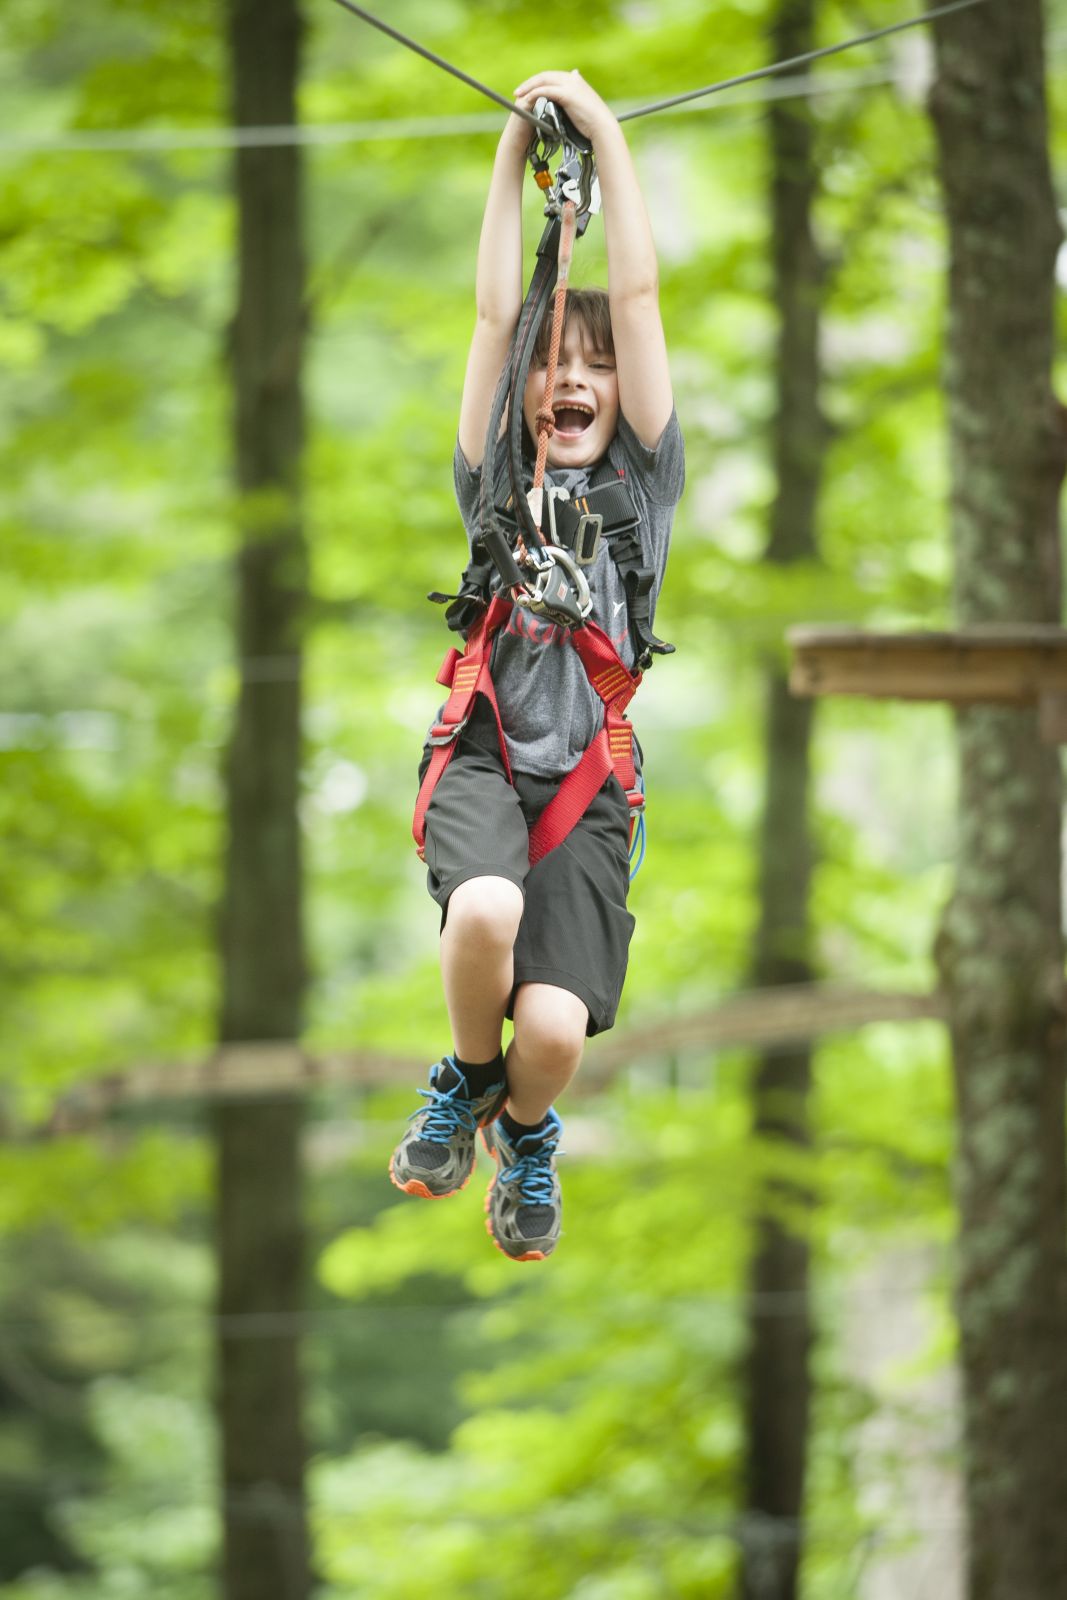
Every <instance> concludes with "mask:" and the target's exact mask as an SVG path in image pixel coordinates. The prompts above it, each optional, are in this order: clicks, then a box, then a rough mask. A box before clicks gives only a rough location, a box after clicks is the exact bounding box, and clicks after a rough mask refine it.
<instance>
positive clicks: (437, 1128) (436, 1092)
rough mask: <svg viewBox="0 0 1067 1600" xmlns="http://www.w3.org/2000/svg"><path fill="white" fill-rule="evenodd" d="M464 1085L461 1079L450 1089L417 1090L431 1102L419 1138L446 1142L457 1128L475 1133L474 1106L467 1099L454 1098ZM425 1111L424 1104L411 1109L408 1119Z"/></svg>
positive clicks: (438, 1142)
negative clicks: (419, 1108)
mask: <svg viewBox="0 0 1067 1600" xmlns="http://www.w3.org/2000/svg"><path fill="white" fill-rule="evenodd" d="M466 1087H467V1086H466V1084H465V1083H463V1082H462V1081H461V1082H459V1083H454V1084H453V1085H452V1087H451V1089H434V1088H432V1087H431V1088H429V1089H420V1090H419V1093H420V1094H421V1095H422V1096H423V1097H424V1098H425V1099H427V1100H430V1101H432V1102H433V1103H432V1105H431V1107H430V1111H429V1113H428V1115H427V1116H426V1121H425V1123H424V1124H423V1127H422V1130H421V1132H420V1134H419V1137H420V1139H428V1140H429V1141H430V1143H431V1144H447V1143H448V1141H449V1140H450V1139H451V1137H452V1135H453V1134H454V1133H455V1131H456V1129H457V1128H463V1129H465V1131H466V1132H467V1133H477V1131H478V1117H477V1115H476V1113H475V1110H474V1107H473V1106H472V1105H471V1103H470V1101H469V1100H466V1099H462V1100H457V1099H456V1098H455V1097H456V1095H458V1094H459V1093H460V1091H461V1090H463V1089H466ZM425 1111H426V1108H425V1106H423V1107H422V1109H421V1110H419V1111H413V1112H412V1113H411V1116H410V1117H409V1118H408V1121H409V1122H410V1121H411V1120H412V1118H413V1117H421V1116H422V1115H423V1114H424V1112H425Z"/></svg>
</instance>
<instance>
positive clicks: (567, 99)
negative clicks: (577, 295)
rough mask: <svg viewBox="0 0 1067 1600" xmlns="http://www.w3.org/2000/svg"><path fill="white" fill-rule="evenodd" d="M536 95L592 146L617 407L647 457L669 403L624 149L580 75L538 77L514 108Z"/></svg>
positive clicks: (654, 275)
mask: <svg viewBox="0 0 1067 1600" xmlns="http://www.w3.org/2000/svg"><path fill="white" fill-rule="evenodd" d="M539 95H547V97H548V98H549V99H550V100H552V101H554V102H555V104H556V105H558V106H562V108H563V110H564V111H566V113H567V115H568V116H569V117H570V119H571V121H572V122H573V123H574V124H575V125H576V127H578V128H580V129H581V131H582V132H583V133H584V134H586V136H587V137H588V138H590V139H592V141H593V152H594V154H595V156H596V163H597V172H598V174H599V176H600V194H601V199H602V201H603V208H604V238H605V241H606V244H607V252H608V300H609V302H610V305H611V330H612V335H613V337H614V340H615V362H616V367H617V370H618V378H619V406H620V409H621V410H622V414H623V416H624V417H625V418H626V420H627V422H628V423H629V424H630V426H631V428H633V430H634V432H635V433H636V434H637V437H638V438H639V439H640V440H641V443H642V444H644V445H647V446H648V447H649V448H650V449H653V448H654V447H655V446H656V445H657V444H658V443H659V441H660V437H661V436H662V433H663V430H664V428H665V427H666V426H667V423H668V421H669V420H670V415H671V411H672V409H673V406H674V398H673V395H672V392H671V375H670V368H669V366H668V364H667V345H666V341H665V339H664V336H663V323H662V321H661V319H660V312H659V268H658V265H657V262H656V246H655V243H654V241H653V238H652V228H651V225H650V223H649V220H648V212H647V210H646V208H645V202H644V197H643V196H642V194H641V187H640V185H639V183H638V181H637V173H636V172H635V170H634V164H633V161H632V160H631V157H630V151H629V147H628V145H627V143H626V138H625V136H624V134H623V131H622V128H621V127H620V126H619V123H618V122H617V121H616V118H615V116H614V114H613V113H612V111H611V109H610V107H608V106H607V105H606V104H605V103H604V101H603V100H602V99H601V98H600V96H599V95H598V94H597V92H596V90H595V89H593V88H591V87H590V85H589V84H588V83H586V82H585V80H584V78H582V77H581V75H580V74H579V73H577V72H541V73H538V74H537V75H536V76H535V77H532V78H528V79H527V80H526V82H525V83H522V84H520V85H519V87H518V88H517V89H516V91H515V98H516V100H518V101H519V102H520V103H522V104H524V105H528V106H531V107H532V105H533V102H534V101H535V100H536V99H537V97H538V96H539ZM520 303H521V302H520ZM516 309H517V308H516ZM501 359H503V357H501Z"/></svg>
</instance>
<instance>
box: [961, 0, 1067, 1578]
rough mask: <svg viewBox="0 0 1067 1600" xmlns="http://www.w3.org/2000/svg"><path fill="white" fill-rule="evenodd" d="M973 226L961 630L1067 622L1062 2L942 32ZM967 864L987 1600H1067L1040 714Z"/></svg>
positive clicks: (978, 776) (967, 731)
mask: <svg viewBox="0 0 1067 1600" xmlns="http://www.w3.org/2000/svg"><path fill="white" fill-rule="evenodd" d="M936 38H937V60H938V75H937V81H936V84H935V86H934V91H933V95H932V102H931V106H932V111H933V115H934V120H935V124H936V128H937V134H938V142H939V152H940V163H941V175H942V182H943V186H944V195H945V204H946V209H947V213H948V221H949V230H950V250H951V266H950V283H949V316H948V346H947V372H946V383H947V390H948V406H949V427H950V446H951V465H952V535H953V541H954V546H955V558H956V579H955V604H956V611H957V616H958V620H959V622H960V623H962V624H967V625H974V624H980V623H996V622H1047V623H1058V622H1059V620H1060V558H1059V521H1058V516H1059V513H1058V501H1059V493H1060V487H1061V484H1062V480H1063V472H1064V459H1065V449H1064V442H1065V441H1064V431H1063V414H1062V412H1061V410H1060V408H1059V407H1058V406H1057V404H1056V401H1055V399H1054V396H1053V393H1052V387H1051V379H1050V372H1051V363H1052V355H1053V301H1054V276H1053V273H1054V262H1055V256H1056V251H1057V248H1058V246H1059V242H1060V232H1059V227H1058V223H1057V217H1056V208H1055V202H1054V198H1053V192H1052V185H1051V179H1050V173H1049V163H1048V152H1047V127H1046V112H1045V93H1044V61H1043V47H1042V18H1041V9H1040V4H1039V0H1015V3H1014V4H1013V5H1011V6H1009V7H1005V6H1000V5H988V6H981V7H976V8H975V9H974V10H971V11H966V12H963V13H960V14H959V15H956V16H953V17H951V18H949V19H945V20H943V21H942V22H941V23H940V24H938V25H937V30H936ZM959 750H960V796H959V830H960V842H959V862H958V868H957V878H956V884H955V888H954V891H953V895H952V898H951V902H950V904H949V906H948V907H947V910H946V912H945V916H944V919H943V923H942V928H941V931H940V935H939V939H938V963H939V967H940V972H941V979H942V983H943V985H944V988H945V991H946V995H947V998H948V1004H949V1014H950V1029H951V1038H952V1052H953V1065H954V1074H955V1083H956V1096H957V1111H958V1123H959V1153H958V1163H957V1197H958V1206H959V1228H960V1235H959V1262H958V1277H957V1287H956V1295H957V1309H958V1315H959V1325H960V1359H961V1365H962V1375H963V1390H964V1441H965V1481H966V1488H967V1499H968V1512H969V1521H970V1578H969V1582H970V1589H969V1593H970V1596H971V1600H1051V1597H1052V1596H1054V1595H1056V1596H1058V1595H1067V1516H1065V1514H1064V1507H1065V1505H1067V1262H1065V1246H1064V1233H1065V1224H1067V1217H1065V1199H1064V1197H1065V1182H1064V1159H1065V1152H1064V1005H1063V940H1062V932H1061V912H1060V880H1061V864H1060V821H1061V784H1060V755H1059V751H1058V750H1056V749H1054V748H1052V747H1050V746H1048V745H1046V744H1043V743H1042V742H1041V739H1040V737H1039V733H1038V728H1037V719H1036V716H1035V715H1034V714H1032V713H1030V712H1024V711H1007V710H994V709H975V710H967V711H964V712H962V713H961V714H960V717H959Z"/></svg>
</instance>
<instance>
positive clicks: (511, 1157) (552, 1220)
mask: <svg viewBox="0 0 1067 1600" xmlns="http://www.w3.org/2000/svg"><path fill="white" fill-rule="evenodd" d="M562 1132H563V1124H562V1122H560V1120H559V1118H558V1117H557V1115H556V1113H555V1112H554V1111H550V1112H549V1113H548V1116H547V1117H546V1118H545V1130H544V1132H543V1133H527V1134H524V1135H523V1136H522V1138H520V1139H518V1140H516V1142H515V1143H514V1144H513V1143H512V1141H511V1139H510V1138H509V1137H508V1135H507V1133H506V1132H505V1130H504V1128H503V1127H502V1126H501V1124H500V1123H499V1122H498V1123H496V1124H495V1125H494V1126H493V1127H491V1128H486V1129H485V1131H484V1133H483V1134H482V1138H483V1139H484V1140H485V1148H486V1149H487V1150H488V1152H489V1154H490V1155H491V1156H492V1158H493V1160H494V1161H495V1162H496V1164H497V1170H496V1175H495V1177H494V1178H493V1181H492V1183H491V1184H490V1185H489V1193H488V1194H487V1195H486V1197H485V1211H486V1226H487V1227H488V1229H489V1235H490V1238H491V1239H492V1240H493V1242H494V1244H496V1246H497V1248H498V1249H500V1250H503V1252H504V1254H505V1255H506V1256H510V1257H511V1259H512V1261H543V1260H544V1259H545V1257H546V1256H549V1255H551V1254H552V1252H553V1250H554V1249H555V1248H556V1244H557V1242H558V1240H559V1235H560V1228H561V1224H562V1221H563V1196H562V1194H561V1193H560V1187H559V1179H558V1178H557V1176H556V1146H557V1145H558V1144H559V1140H560V1135H561V1134H562Z"/></svg>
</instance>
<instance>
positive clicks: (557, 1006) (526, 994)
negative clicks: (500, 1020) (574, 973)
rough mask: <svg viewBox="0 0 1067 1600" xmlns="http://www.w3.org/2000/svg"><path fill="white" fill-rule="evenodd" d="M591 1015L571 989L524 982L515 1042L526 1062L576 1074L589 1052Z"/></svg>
mask: <svg viewBox="0 0 1067 1600" xmlns="http://www.w3.org/2000/svg"><path fill="white" fill-rule="evenodd" d="M588 1021H589V1012H588V1010H587V1008H586V1006H585V1005H584V1004H583V1003H582V1001H581V1000H579V999H578V996H577V995H575V994H571V992H570V991H569V990H568V989H557V988H556V987H555V986H554V985H552V984H546V983H524V984H523V986H522V988H521V989H520V990H519V992H518V995H517V996H516V1000H515V1042H516V1044H517V1045H518V1047H519V1050H520V1052H521V1054H522V1056H523V1059H524V1060H526V1061H529V1062H530V1063H531V1064H537V1065H538V1066H540V1067H542V1068H544V1069H552V1068H555V1069H556V1070H562V1071H569V1072H573V1071H574V1070H575V1069H576V1068H577V1066H578V1063H579V1062H580V1061H581V1058H582V1051H583V1050H584V1049H585V1038H586V1026H587V1024H588Z"/></svg>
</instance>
